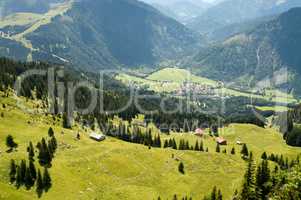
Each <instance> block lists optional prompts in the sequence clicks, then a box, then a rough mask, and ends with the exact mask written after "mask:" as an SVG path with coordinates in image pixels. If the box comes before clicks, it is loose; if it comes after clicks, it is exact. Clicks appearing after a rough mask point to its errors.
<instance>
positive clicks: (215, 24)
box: [188, 0, 301, 35]
mask: <svg viewBox="0 0 301 200" xmlns="http://www.w3.org/2000/svg"><path fill="white" fill-rule="evenodd" d="M298 6H301V1H299V0H226V1H223V2H221V3H219V4H217V5H216V6H213V7H211V8H210V9H208V10H207V11H206V12H205V13H204V14H202V15H201V16H199V17H197V18H195V19H193V20H191V21H190V22H189V23H188V27H190V28H191V29H193V30H196V31H198V32H200V33H202V34H209V35H210V34H211V33H212V32H214V31H216V30H218V29H222V28H223V27H225V26H229V25H231V24H236V23H243V22H245V21H249V20H252V19H255V18H259V17H264V16H270V15H276V14H280V13H282V12H286V11H288V10H289V9H290V8H293V7H298Z"/></svg>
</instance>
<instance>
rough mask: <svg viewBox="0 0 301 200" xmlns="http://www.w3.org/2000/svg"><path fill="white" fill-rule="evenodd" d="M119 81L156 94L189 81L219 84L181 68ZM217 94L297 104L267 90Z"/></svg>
mask: <svg viewBox="0 0 301 200" xmlns="http://www.w3.org/2000/svg"><path fill="white" fill-rule="evenodd" d="M116 79H117V80H120V81H121V82H123V83H125V84H127V85H129V84H134V85H138V86H140V87H146V88H147V89H149V90H153V91H155V92H159V93H161V92H167V93H171V92H176V91H178V90H180V88H181V85H182V84H183V83H184V82H186V81H189V82H191V83H195V84H200V85H206V86H211V87H213V88H216V87H217V86H218V82H217V81H214V80H210V79H207V78H204V77H200V76H196V75H193V74H191V73H190V72H189V71H188V70H185V69H180V68H164V69H161V70H159V71H156V72H154V73H152V74H150V75H149V76H147V77H145V78H141V77H137V76H134V75H129V74H125V73H124V74H119V75H117V76H116ZM214 91H215V93H217V94H221V95H223V96H236V97H237V96H241V97H248V98H250V99H264V100H267V101H273V102H277V103H294V102H297V101H296V99H294V97H293V96H292V95H289V94H285V93H283V92H281V91H279V90H272V89H270V90H268V89H267V90H266V92H265V95H258V94H251V93H247V92H244V91H238V90H233V89H230V88H226V87H224V88H220V89H214Z"/></svg>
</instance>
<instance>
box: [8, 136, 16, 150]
mask: <svg viewBox="0 0 301 200" xmlns="http://www.w3.org/2000/svg"><path fill="white" fill-rule="evenodd" d="M6 146H7V147H8V148H9V150H13V149H15V148H17V147H18V144H17V143H16V142H15V141H14V138H13V136H11V135H8V136H7V137H6Z"/></svg>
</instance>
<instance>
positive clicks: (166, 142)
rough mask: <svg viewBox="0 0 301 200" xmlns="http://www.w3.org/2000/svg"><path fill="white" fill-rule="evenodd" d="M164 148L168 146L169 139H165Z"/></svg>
mask: <svg viewBox="0 0 301 200" xmlns="http://www.w3.org/2000/svg"><path fill="white" fill-rule="evenodd" d="M163 147H164V148H168V141H167V140H164V146H163Z"/></svg>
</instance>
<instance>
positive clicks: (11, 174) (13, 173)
mask: <svg viewBox="0 0 301 200" xmlns="http://www.w3.org/2000/svg"><path fill="white" fill-rule="evenodd" d="M16 173H17V167H16V163H15V161H14V160H13V159H11V161H10V172H9V178H10V183H14V182H15V181H16Z"/></svg>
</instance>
